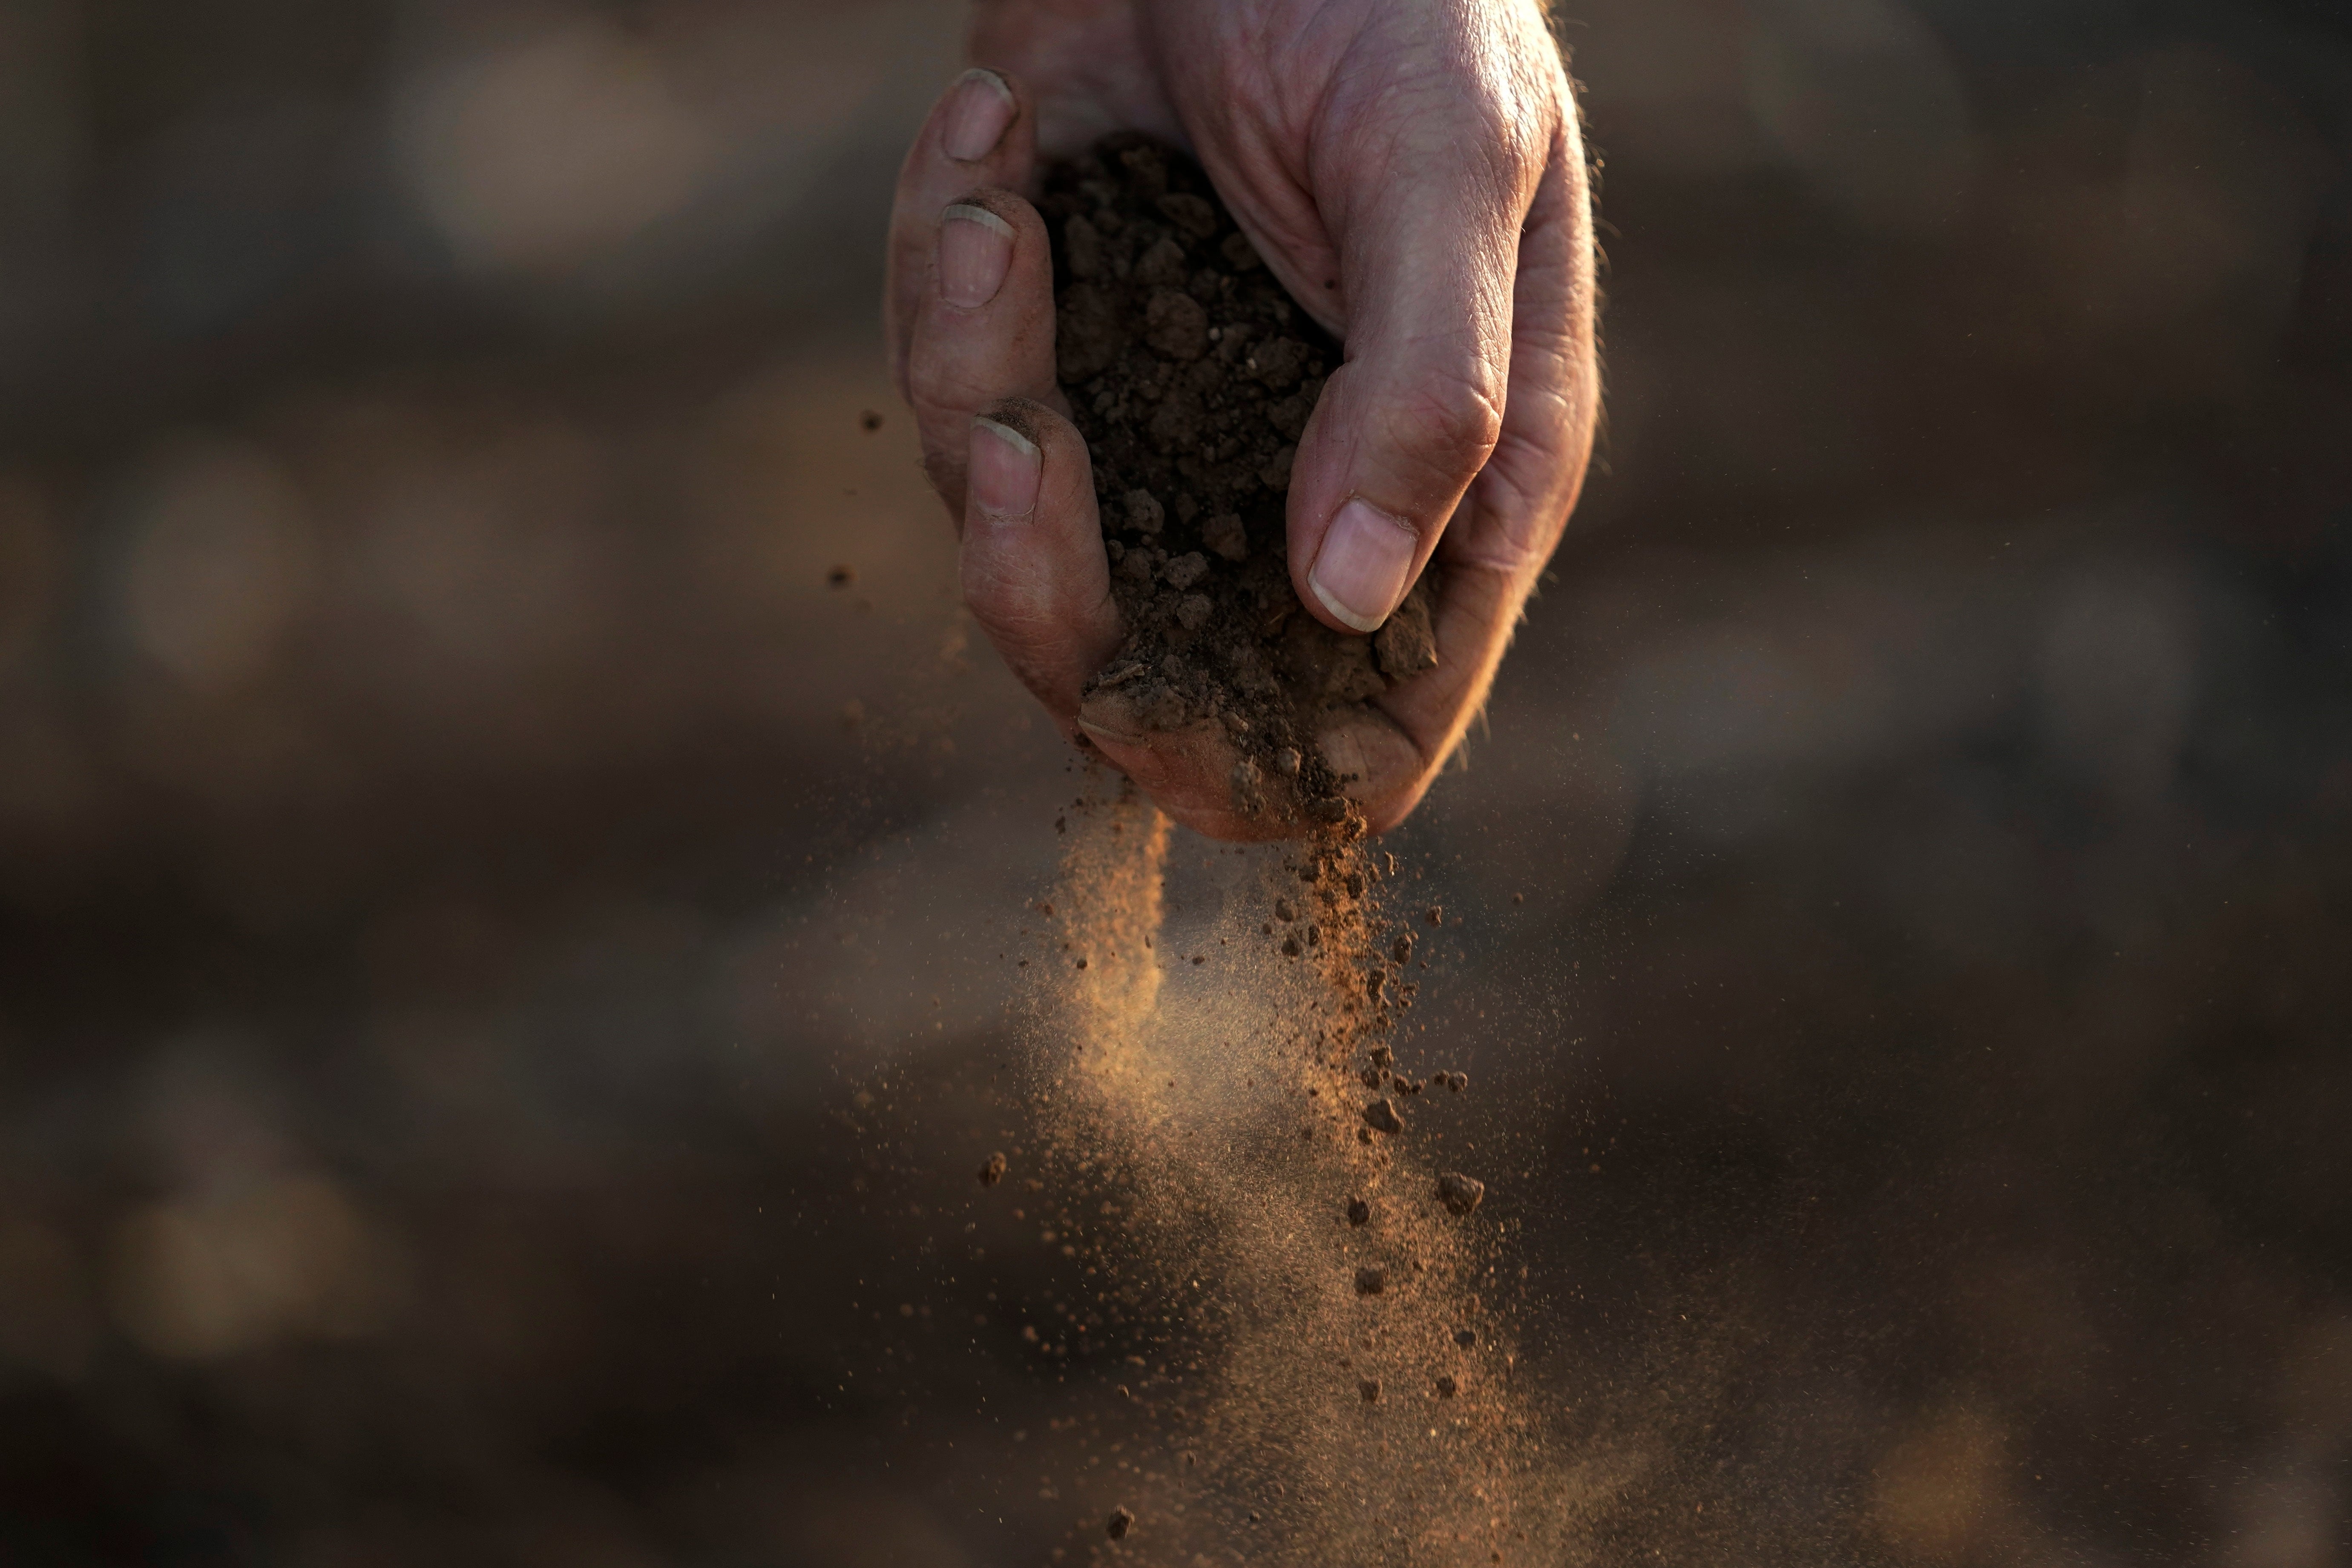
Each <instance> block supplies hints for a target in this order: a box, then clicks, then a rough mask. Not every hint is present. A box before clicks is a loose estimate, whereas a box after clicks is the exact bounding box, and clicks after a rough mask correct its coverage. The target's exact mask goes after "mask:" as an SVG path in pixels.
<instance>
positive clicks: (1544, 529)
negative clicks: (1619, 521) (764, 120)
mask: <svg viewBox="0 0 2352 1568" xmlns="http://www.w3.org/2000/svg"><path fill="white" fill-rule="evenodd" d="M971 56H972V58H974V59H975V60H977V61H979V62H981V64H982V67H985V68H975V69H974V70H972V71H970V72H968V73H966V75H965V76H964V77H963V78H962V79H960V80H959V81H958V82H956V83H955V84H954V85H952V86H951V87H950V89H948V92H947V94H946V96H945V97H943V98H942V99H941V100H940V103H939V105H938V106H937V107H936V108H935V109H934V110H932V113H931V117H930V120H929V122H928V123H927V124H926V125H925V126H924V128H923V131H922V134H921V135H920V136H919V138H918V139H917V141H916V142H915V145H914V148H913V150H912V151H911V152H910V153H908V157H907V163H906V166H905V168H904V170H903V172H902V173H901V174H900V176H899V182H898V201H897V207H896V211H895V213H894V216H893V218H892V223H891V234H890V254H889V283H888V292H887V299H886V301H885V308H886V314H887V325H888V336H889V343H890V353H891V354H892V357H893V363H894V367H895V370H896V373H897V375H898V384H899V388H900V390H901V391H902V393H904V394H905V395H906V396H907V398H908V401H909V402H910V403H911V404H912V405H913V406H914V408H915V411H916V415H917V418H918V422H919V426H920V428H921V434H922V441H923V449H924V455H925V461H926V463H927V465H928V467H929V471H930V475H931V479H932V481H933V483H934V484H935V485H936V486H937V487H938V489H939V490H940V495H941V496H942V497H943V498H945V500H946V501H947V503H948V506H949V509H950V511H951V512H953V513H954V514H955V515H956V516H957V517H958V518H959V520H960V521H961V526H962V531H963V542H962V574H963V587H964V594H965V597H966V600H967V602H968V603H969V604H970V605H971V609H972V612H973V614H974V616H976V617H977V618H978V620H979V621H980V622H981V624H982V627H983V628H984V629H985V630H986V631H987V632H988V634H989V636H990V637H992V639H993V640H994V642H995V644H996V646H997V647H998V648H999V650H1000V651H1001V652H1002V653H1003V657H1004V658H1005V661H1006V662H1007V664H1008V665H1010V666H1011V668H1013V671H1014V673H1015V674H1016V675H1018V676H1019V677H1020V678H1021V679H1022V680H1023V681H1024V683H1025V684H1026V685H1027V686H1028V687H1029V689H1031V690H1032V691H1033V692H1034V693H1035V694H1036V696H1037V697H1038V699H1039V700H1041V701H1043V702H1044V703H1045V706H1046V707H1047V709H1049V710H1051V711H1052V712H1053V714H1054V715H1055V718H1056V719H1057V720H1058V721H1061V723H1062V724H1063V725H1064V727H1065V729H1066V730H1067V731H1071V732H1073V733H1080V732H1082V733H1084V734H1085V735H1086V736H1087V738H1088V739H1090V740H1091V741H1092V742H1094V743H1095V744H1096V745H1097V746H1098V747H1099V748H1100V749H1101V751H1102V752H1103V753H1104V755H1105V756H1107V757H1108V759H1109V760H1110V761H1111V762H1112V763H1115V764H1117V765H1118V767H1120V768H1122V769H1123V770H1125V771H1126V772H1127V773H1128V774H1129V776H1130V777H1132V778H1133V779H1134V780H1135V781H1136V783H1137V784H1139V785H1140V786H1141V787H1143V788H1144V789H1145V790H1146V791H1148V792H1149V793H1150V795H1152V797H1153V798H1154V799H1155V800H1156V801H1158V802H1159V804H1160V805H1161V806H1162V807H1163V808H1164V809H1166V810H1167V811H1168V812H1169V814H1170V815H1171V816H1174V817H1176V818H1177V819H1178V820H1179V821H1181V822H1184V823H1187V824H1189V825H1190V826H1194V827H1196V828H1199V829H1200V830H1201V831H1202V832H1204V833H1208V834H1211V835H1213V836H1215V837H1225V838H1253V837H1265V836H1267V835H1268V834H1269V833H1272V832H1276V831H1278V829H1277V827H1276V826H1275V825H1273V824H1269V823H1267V822H1265V821H1263V820H1260V819H1257V818H1254V817H1252V816H1249V815H1247V814H1246V813H1244V811H1242V810H1241V809H1240V808H1239V807H1238V805H1236V803H1235V802H1234V800H1233V799H1232V797H1231V795H1230V785H1229V782H1228V781H1229V779H1230V777H1231V773H1232V762H1233V757H1232V754H1231V752H1228V751H1226V750H1225V748H1224V743H1223V741H1222V739H1221V738H1220V737H1219V736H1218V735H1216V734H1215V733H1214V732H1213V731H1198V732H1192V733H1189V734H1186V735H1173V736H1171V735H1168V734H1155V733H1152V732H1150V731H1145V730H1143V729H1142V728H1141V727H1139V726H1136V725H1134V724H1132V723H1130V722H1129V721H1127V720H1126V719H1125V717H1124V715H1123V713H1122V711H1121V710H1119V709H1118V707H1117V706H1116V704H1115V703H1110V702H1106V701H1104V700H1099V699H1097V700H1089V701H1087V702H1085V703H1083V704H1082V702H1081V696H1080V693H1081V688H1082V687H1083V685H1084V683H1085V681H1086V679H1087V677H1088V676H1089V675H1090V674H1092V673H1093V672H1094V671H1096V670H1097V669H1098V668H1101V666H1102V665H1103V663H1104V662H1105V661H1106V660H1107V659H1108V658H1110V657H1111V655H1112V654H1113V653H1115V652H1116V651H1117V650H1118V646H1119V643H1120V639H1121V636H1122V627H1121V625H1120V621H1119V615H1118V608H1117V605H1115V604H1114V602H1113V600H1112V597H1111V592H1110V578H1109V572H1108V562H1107V560H1106V557H1105V553H1104V549H1103V542H1102V535H1101V531H1100V527H1099V524H1098V520H1097V512H1096V507H1095V497H1094V482H1093V478H1092V474H1091V471H1090V469H1089V467H1088V463H1087V452H1086V446H1085V443H1084V442H1083V441H1082V440H1081V439H1080V438H1079V436H1078V433H1077V431H1076V428H1075V427H1074V426H1072V425H1071V424H1070V422H1069V420H1068V418H1067V415H1068V413H1069V408H1068V405H1067V404H1066V401H1065V400H1064V399H1063V397H1062V395H1061V393H1060V390H1059V388H1058V387H1057V385H1056V384H1055V374H1054V298H1053V268H1052V263H1051V258H1050V255H1049V251H1048V247H1047V241H1046V235H1045V226H1044V224H1043V222H1042V220H1041V219H1040V218H1039V216H1038V215H1037V213H1036V211H1035V210H1034V208H1033V207H1031V205H1029V203H1028V201H1027V200H1026V199H1024V195H1022V193H1024V192H1027V193H1030V194H1033V195H1034V192H1035V184H1036V177H1037V174H1038V169H1039V160H1040V159H1041V158H1047V159H1051V158H1055V157H1061V156H1066V155H1070V154H1073V153H1076V152H1078V151H1081V150H1082V149H1083V148H1084V147H1086V146H1087V144H1089V143H1091V142H1093V141H1094V140H1095V139H1096V138H1097V137H1099V136H1100V135H1102V134H1104V133H1106V132H1110V131H1113V130H1119V129H1134V130H1141V131H1145V132H1150V133H1152V134H1154V135H1157V136H1160V137H1162V138H1164V139H1166V140H1168V141H1170V142H1175V143H1176V144H1178V145H1180V146H1183V147H1186V148H1188V149H1189V150H1191V151H1192V153H1193V154H1194V155H1195V156H1196V157H1198V158H1199V159H1200V161H1201V163H1202V165H1203V166H1204V167H1205V168H1206V169H1207V171H1208V173H1209V175H1210V178H1211V179H1212V180H1213V181H1214V182H1215V184H1216V186H1217V189H1218V191H1219V193H1220V194H1221V195H1223V197H1224V199H1225V202H1226V205H1228V206H1229V207H1230V208H1231V209H1232V211H1233V213H1234V217H1235V219H1236V220H1237V221H1238V222H1239V224H1240V225H1241V226H1242V228H1243V229H1244V232H1245V233H1247V235H1248V236H1249V237H1250V239H1251V241H1252V242H1253V243H1254V244H1255V246H1256V247H1257V250H1258V252H1259V254H1260V255H1261V256H1263V257H1264V258H1265V261H1266V264H1267V265H1268V266H1269V267H1270V268H1272V269H1273V270H1274V272H1275V274H1276V276H1277V277H1278V278H1280V279H1281V280H1282V281H1283V283H1284V285H1285V286H1286V288H1288V289H1289V290H1290V292H1291V294H1292V296H1293V297H1294V298H1296V299H1297V300H1298V301H1299V302H1300V303H1301V304H1303V305H1304V306H1305V307H1306V308H1307V310H1309V311H1310V312H1311V313H1312V314H1314V315H1315V316H1316V317H1318V319H1319V320H1320V321H1322V322H1323V324H1324V325H1325V326H1326V327H1328V328H1329V329H1330V331H1332V332H1333V333H1334V334H1335V335H1337V336H1339V338H1340V339H1341V340H1342V342H1344V344H1345V352H1346V356H1347V360H1346V363H1345V364H1344V365H1342V366H1341V368H1340V369H1339V370H1338V371H1337V372H1335V373H1334V374H1332V375H1331V377H1330V379H1329V381H1328V384H1327V385H1326V387H1325V389H1324V393H1323V396H1322V400H1321V402H1320V404H1319V405H1318V406H1317V408H1316V410H1315V414H1314V416H1313V418H1312V420H1311V421H1310V423H1309V424H1308V426H1307V430H1306V433H1305V435H1304V436H1303V437H1301V439H1300V441H1299V445H1298V453H1297V459H1296V461H1295V463H1294V466H1293V468H1292V472H1291V481H1290V490H1289V497H1288V509H1289V513H1288V515H1289V562H1290V570H1291V575H1292V580H1293V582H1294V584H1296V586H1297V590H1298V595H1299V597H1300V599H1301V601H1302V602H1303V603H1304V604H1305V605H1307V608H1308V609H1309V610H1311V611H1312V612H1313V613H1314V614H1315V615H1316V616H1318V618H1320V619H1321V620H1323V621H1324V622H1325V623H1326V624H1327V625H1328V626H1332V627H1334V628H1335V629H1346V630H1353V631H1369V630H1371V629H1373V628H1374V627H1377V626H1379V625H1380V624H1381V621H1383V620H1384V619H1385V618H1386V617H1387V616H1388V615H1389V614H1390V612H1391V611H1392V610H1393V609H1394V608H1395V607H1396V605H1397V604H1398V602H1399V601H1400V600H1402V598H1403V596H1404V595H1405V593H1406V592H1407V590H1408V589H1410V588H1411V587H1412V584H1413V583H1414V581H1415V580H1416V579H1417V578H1418V577H1419V575H1420V574H1421V572H1422V569H1423V566H1425V565H1426V564H1427V563H1428V562H1429V560H1430V558H1431V556H1432V555H1433V553H1435V554H1437V555H1438V557H1439V559H1440V560H1441V561H1442V563H1443V565H1444V572H1443V574H1442V578H1441V581H1440V586H1441V593H1440V595H1439V598H1438V602H1437V605H1436V613H1435V617H1434V620H1435V629H1436V636H1437V645H1438V657H1439V665H1438V668H1435V669H1433V670H1431V671H1429V672H1427V673H1425V674H1423V675H1419V676H1415V677H1413V678H1412V679H1408V680H1405V681H1403V682H1402V683H1400V684H1398V685H1397V686H1395V687H1394V688H1392V689H1391V690H1390V691H1389V692H1388V693H1387V694H1386V695H1385V696H1384V697H1382V698H1381V699H1378V700H1376V701H1375V703H1374V705H1373V707H1372V708H1371V709H1370V710H1360V714H1361V716H1360V717H1357V718H1353V719H1350V720H1349V721H1345V722H1343V723H1341V724H1339V725H1336V726H1335V727H1333V728H1331V729H1328V730H1326V731H1324V732H1323V733H1321V734H1320V735H1318V744H1319V745H1320V746H1321V748H1322V750H1323V752H1324V754H1325V756H1326V757H1327V758H1328V760H1329V761H1330V763H1332V766H1333V768H1334V770H1335V771H1336V772H1338V773H1341V774H1343V775H1348V774H1352V775H1354V782H1352V783H1350V784H1349V786H1348V793H1349V795H1351V796H1352V797H1354V798H1355V799H1356V800H1357V801H1359V802H1360V804H1361V805H1362V806H1363V809H1364V811H1365V814H1366V816H1367V817H1368V818H1369V819H1370V823H1371V825H1372V826H1373V827H1374V828H1375V829H1380V828H1385V827H1388V826H1392V825H1393V824H1395V823H1396V822H1398V821H1399V820H1401V819H1402V817H1403V816H1405V815H1406V814H1407V813H1409V812H1410V811H1411V810H1412V808H1413V806H1414V805H1417V804H1418V803H1419V802H1420V800H1421V797H1422V795H1423V793H1424V792H1425V791H1426V790H1427V789H1428V787H1429V784H1430V781H1431V780H1432V778H1433V776H1434V775H1435V773H1436V772H1437V769H1438V767H1439V766H1440V765H1441V764H1442V763H1444V760H1445V758H1446V756H1447V755H1448V754H1449V753H1450V752H1452V750H1453V748H1454V745H1455V744H1456V743H1457V742H1459V741H1460V739H1461V737H1462V733H1463V731H1464V730H1465V728H1466V727H1467V725H1468V723H1469V721H1470V719H1471V717H1472V715H1473V714H1474V713H1475V711H1476V710H1477V708H1478V706H1479V704H1480V703H1481V702H1482V701H1483V700H1484V699H1485V696H1486V689H1487V687H1488V685H1489V683H1490V682H1491V681H1492V679H1493V678H1494V672H1495V668H1496V665H1497V663H1498V662H1499V661H1500V660H1501V658H1502V655H1503V650H1504V647H1505V646H1506V645H1507V642H1508V640H1509V637H1510V634H1511V630H1512V628H1513V626H1515V625H1516V624H1517V618H1518V615H1519V611H1520V607H1521V605H1523V604H1524V603H1525V602H1526V599H1527V597H1528V594H1529V592H1530V591H1531V590H1532V589H1533V587H1534V585H1535V581H1536V577H1537V574H1538V573H1539V572H1540V571H1541V569H1542V567H1543V564H1544V563H1545V561H1546V560H1547V559H1548V558H1549V556H1550V554H1551V552H1552V549H1553V547H1554V546H1555V545H1556V544H1557V543H1558V542H1559V535H1560V532H1561V531H1562V529H1563V528H1564V527H1565V526H1566V524H1567V521H1568V514H1569V511H1570V509H1571V508H1572V507H1573V506H1574V504H1575V501H1576V496H1577V492H1578V489H1579V488H1580V485H1581V484H1582V481H1583V478H1584V469H1585V464H1586V460H1587V458H1588V457H1589V455H1590V452H1591V442H1592V433H1593V425H1594V420H1595V416H1596V413H1597V409H1598V406H1599V398H1600V377H1599V371H1598V366H1597V361H1596V356H1595V349H1594V341H1593V323H1592V311H1593V253H1592V231H1591V216H1590V209H1589V204H1588V200H1587V194H1586V186H1585V175H1584V159H1583V152H1582V148H1581V145H1580V142H1579V139H1578V134H1577V123H1576V113H1575V108H1574V104H1573V101H1572V100H1571V98H1570V88H1569V84H1568V80H1567V78H1566V75H1565V73H1564V72H1563V70H1562V68H1561V64H1560V59H1559V52H1558V50H1557V48H1556V47H1555V45H1554V43H1553V41H1552V39H1551V37H1550V36H1549V32H1548V30H1547V28H1546V26H1545V23H1544V19H1543V16H1542V14H1541V9H1540V6H1539V5H1538V0H982V4H981V5H979V6H978V7H977V11H976V15H975V17H974V22H973V27H972V34H971Z"/></svg>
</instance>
